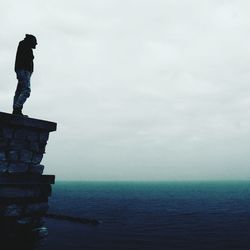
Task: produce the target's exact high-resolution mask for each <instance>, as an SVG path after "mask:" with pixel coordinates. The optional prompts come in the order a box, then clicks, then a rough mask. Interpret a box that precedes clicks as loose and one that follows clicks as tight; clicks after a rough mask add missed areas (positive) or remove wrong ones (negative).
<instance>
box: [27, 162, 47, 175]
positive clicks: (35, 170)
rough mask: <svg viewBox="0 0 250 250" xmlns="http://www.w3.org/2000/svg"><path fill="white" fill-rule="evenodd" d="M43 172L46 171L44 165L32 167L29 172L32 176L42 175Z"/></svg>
mask: <svg viewBox="0 0 250 250" xmlns="http://www.w3.org/2000/svg"><path fill="white" fill-rule="evenodd" d="M43 170H44V165H41V164H37V165H32V166H30V168H29V171H30V173H32V174H42V173H43Z"/></svg>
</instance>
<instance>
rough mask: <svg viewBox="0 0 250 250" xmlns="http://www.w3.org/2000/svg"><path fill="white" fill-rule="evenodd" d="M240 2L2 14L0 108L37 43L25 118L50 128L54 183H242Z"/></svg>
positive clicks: (5, 7)
mask: <svg viewBox="0 0 250 250" xmlns="http://www.w3.org/2000/svg"><path fill="white" fill-rule="evenodd" d="M249 9H250V2H249V0H238V1H235V0H202V1H201V0H91V1H89V0H88V1H87V0H70V1H65V0H30V1H20V0H10V1H1V2H0V22H1V29H0V36H1V47H0V53H1V57H0V67H1V84H0V86H1V91H0V106H1V111H3V112H12V99H13V95H14V91H15V88H16V83H17V82H16V76H15V73H14V71H13V67H14V59H15V53H16V48H17V45H18V42H19V41H20V40H22V39H23V38H24V36H25V34H26V33H30V34H34V35H35V36H36V37H37V40H38V45H37V49H36V50H34V55H35V61H34V64H35V69H34V74H33V75H32V79H31V84H32V92H31V96H30V98H29V99H28V100H27V102H26V103H25V105H24V109H23V112H24V113H26V114H28V115H29V116H30V117H33V118H38V119H43V120H49V121H54V122H57V124H58V130H57V131H56V132H53V133H51V135H50V139H49V143H48V146H47V153H46V155H45V156H44V159H43V163H44V165H45V169H46V170H45V173H46V174H55V175H56V178H57V180H65V179H67V180H72V179H77V180H185V179H187V180H189V179H249V178H250V98H249V94H250V70H249V68H250V67H249V66H250V47H249V46H250V15H249Z"/></svg>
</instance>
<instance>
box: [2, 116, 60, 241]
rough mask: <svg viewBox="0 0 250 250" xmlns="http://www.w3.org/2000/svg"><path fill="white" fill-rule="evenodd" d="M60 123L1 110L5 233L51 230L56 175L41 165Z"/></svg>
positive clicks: (9, 234) (45, 231)
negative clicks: (48, 223) (49, 220)
mask: <svg viewBox="0 0 250 250" xmlns="http://www.w3.org/2000/svg"><path fill="white" fill-rule="evenodd" d="M55 130H56V123H53V122H48V121H43V120H38V119H33V118H27V117H22V116H16V115H11V114H7V113H3V112H0V232H1V235H4V236H5V237H6V236H16V235H21V234H22V235H24V234H30V233H31V234H38V235H39V234H43V235H45V234H46V233H47V230H46V228H45V227H43V223H44V222H43V217H44V216H45V215H46V213H47V210H48V207H49V206H48V197H49V196H50V195H51V184H54V180H55V176H54V175H43V170H44V166H43V165H42V164H41V161H42V158H43V155H44V153H45V148H46V145H47V141H48V138H49V133H50V132H52V131H55Z"/></svg>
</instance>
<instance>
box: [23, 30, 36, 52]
mask: <svg viewBox="0 0 250 250" xmlns="http://www.w3.org/2000/svg"><path fill="white" fill-rule="evenodd" d="M24 40H25V41H26V42H27V44H29V46H30V47H31V48H32V49H35V48H36V45H37V40H36V37H35V36H33V35H30V34H25V38H24Z"/></svg>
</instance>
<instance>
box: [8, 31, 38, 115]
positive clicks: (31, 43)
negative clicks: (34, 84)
mask: <svg viewBox="0 0 250 250" xmlns="http://www.w3.org/2000/svg"><path fill="white" fill-rule="evenodd" d="M36 45H37V41H36V37H35V36H33V35H29V34H26V35H25V38H24V40H22V41H21V42H19V45H18V48H17V53H16V61H15V72H16V75H17V79H18V83H17V88H16V92H15V96H14V102H13V112H12V114H14V115H23V113H22V109H23V104H24V103H25V101H26V99H27V98H28V97H29V96H30V92H31V89H30V77H31V75H32V73H33V68H34V65H33V59H34V56H33V51H32V49H35V48H36Z"/></svg>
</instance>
